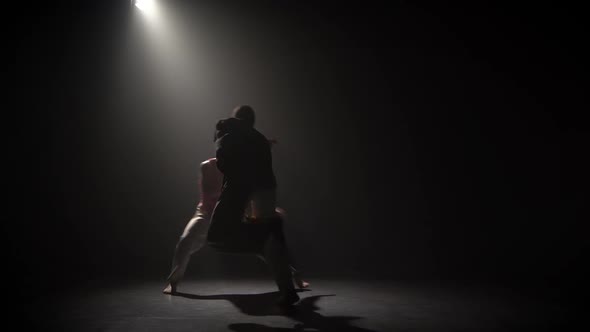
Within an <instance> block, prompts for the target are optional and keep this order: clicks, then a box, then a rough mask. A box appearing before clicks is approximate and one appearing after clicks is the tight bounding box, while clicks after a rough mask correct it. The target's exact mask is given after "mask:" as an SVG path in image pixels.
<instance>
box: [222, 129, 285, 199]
mask: <svg viewBox="0 0 590 332" xmlns="http://www.w3.org/2000/svg"><path fill="white" fill-rule="evenodd" d="M216 157H217V167H218V168H219V170H220V171H221V172H223V175H224V186H226V185H233V184H237V185H239V186H246V187H249V188H250V189H251V190H253V191H257V190H265V189H274V188H276V186H277V182H276V178H275V175H274V172H273V168H272V154H271V151H270V143H269V142H268V139H266V137H264V135H262V134H261V133H260V132H259V131H257V130H256V129H253V128H243V129H240V130H236V131H235V132H232V133H228V134H225V135H224V136H222V137H221V138H220V139H219V140H217V151H216Z"/></svg>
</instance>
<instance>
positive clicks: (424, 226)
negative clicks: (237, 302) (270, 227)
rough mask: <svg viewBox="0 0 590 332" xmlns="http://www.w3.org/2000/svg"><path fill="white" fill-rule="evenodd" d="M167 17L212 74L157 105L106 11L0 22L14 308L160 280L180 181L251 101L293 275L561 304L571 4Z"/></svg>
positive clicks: (189, 191) (569, 276) (570, 210)
mask: <svg viewBox="0 0 590 332" xmlns="http://www.w3.org/2000/svg"><path fill="white" fill-rule="evenodd" d="M167 3H168V4H169V5H170V6H171V7H172V8H174V6H176V7H175V8H177V9H178V8H180V9H182V10H181V12H182V13H183V15H184V16H182V19H184V20H186V21H182V19H180V18H179V21H182V22H183V24H185V25H179V26H185V27H186V26H192V27H194V26H198V27H201V28H203V29H202V30H199V31H198V38H202V39H200V40H199V42H200V43H201V44H199V45H207V46H208V48H207V49H201V50H200V51H202V52H203V53H202V54H205V55H206V56H205V58H207V59H209V60H210V61H212V60H211V59H214V61H215V62H211V63H209V64H205V65H203V64H201V65H202V67H203V68H205V69H206V70H208V72H207V74H203V77H202V79H201V81H199V82H201V84H202V85H199V86H194V87H193V86H184V90H183V89H180V90H178V89H176V88H174V89H169V88H168V89H167V88H166V86H167V85H166V84H167V82H168V81H165V80H163V79H162V80H160V79H159V78H158V75H159V74H158V71H157V70H154V69H153V64H154V62H150V61H154V60H150V56H149V55H146V50H147V49H149V48H150V47H152V48H153V47H154V45H153V44H149V41H148V39H149V38H148V37H146V35H147V34H146V33H145V31H144V30H143V28H145V26H144V25H142V24H143V23H138V22H139V21H138V20H139V18H138V17H137V15H138V14H137V10H134V9H133V8H132V7H130V6H129V4H128V3H127V2H126V1H97V2H95V3H90V2H88V3H85V2H71V3H57V2H56V3H52V4H48V5H46V6H44V7H38V6H34V5H32V4H31V5H27V4H22V5H21V6H25V7H26V8H16V7H12V9H10V10H9V11H7V12H6V13H5V16H12V15H14V21H13V22H8V21H5V22H4V23H3V26H4V27H3V34H5V38H4V47H3V49H4V52H3V53H4V57H5V61H4V63H5V69H6V73H7V75H6V76H5V80H6V87H5V88H4V91H5V92H6V94H7V101H8V102H7V103H6V104H5V106H4V107H3V114H4V121H3V124H4V127H5V128H6V129H5V130H4V133H5V136H6V137H5V139H4V144H5V149H4V150H5V153H4V157H5V159H4V163H3V164H4V166H5V167H7V169H6V171H5V173H4V174H5V179H6V180H7V183H8V184H9V185H8V186H7V187H5V189H6V192H5V196H6V197H7V198H6V203H7V207H8V208H7V209H5V213H4V214H3V221H2V227H3V234H4V240H3V243H4V244H5V245H7V249H6V250H4V251H3V254H4V255H6V259H5V260H4V261H5V262H6V263H5V268H6V272H5V273H4V275H5V278H6V282H7V283H5V284H6V285H10V284H14V285H15V286H17V287H16V289H18V291H20V292H24V293H30V294H33V295H34V294H39V293H43V292H52V291H57V290H60V289H63V287H69V286H73V285H78V284H81V283H84V282H86V281H89V280H100V279H113V280H123V279H128V278H138V277H139V278H152V279H154V278H160V279H161V280H162V281H163V280H164V278H165V277H166V275H167V274H168V270H169V267H170V260H171V258H172V253H173V249H174V246H175V244H176V240H177V238H178V236H179V235H180V233H181V231H182V229H183V227H184V225H185V223H186V222H187V221H188V219H189V218H190V217H191V216H192V214H193V213H194V208H195V205H196V202H197V201H198V188H197V186H196V183H197V175H198V165H199V163H200V162H201V161H202V160H204V159H207V158H209V157H211V156H212V155H213V153H214V149H213V143H212V141H211V136H212V130H211V129H212V128H213V125H214V123H215V121H216V120H217V119H219V118H222V117H226V116H229V114H230V112H231V109H232V108H233V107H234V106H236V105H239V104H250V105H252V106H253V107H254V108H255V109H256V110H257V111H258V116H259V120H258V123H257V127H258V128H259V129H260V130H261V131H262V132H263V133H265V134H267V135H268V136H269V137H276V138H277V139H278V140H279V144H278V145H277V147H276V148H275V149H274V161H275V170H276V173H277V177H278V181H279V186H280V192H279V194H280V198H279V199H280V206H282V207H284V208H285V209H286V210H287V211H288V213H289V221H288V224H287V228H286V231H287V236H288V238H289V241H290V244H291V247H292V249H293V251H294V252H295V255H296V257H297V261H298V263H299V265H300V266H301V268H302V269H303V270H304V271H305V272H306V273H307V274H308V275H309V276H310V277H311V278H313V277H347V278H348V277H352V278H391V279H402V280H423V279H426V280H446V279H451V280H480V281H485V282H493V283H501V284H505V285H509V286H511V287H516V288H519V289H520V288H522V289H527V288H538V287H546V288H544V289H550V290H552V292H554V293H555V294H557V295H558V296H563V295H564V294H567V296H570V295H572V294H574V295H575V294H580V293H579V292H580V291H581V290H582V288H579V287H581V283H582V282H583V280H584V279H585V278H587V277H588V274H587V272H584V266H583V262H585V260H584V258H585V257H584V253H585V251H586V250H587V247H588V240H587V232H586V228H585V225H584V223H583V221H584V220H583V218H582V213H583V212H585V211H583V207H584V203H585V202H586V199H587V195H586V193H585V189H586V187H585V183H586V181H587V175H586V173H587V166H588V165H587V163H585V161H584V160H585V155H586V154H587V145H586V143H585V141H586V139H587V137H588V126H587V122H584V121H582V113H583V112H585V111H587V102H586V101H587V96H586V95H585V87H587V85H586V79H587V78H586V76H585V74H584V72H585V71H586V67H587V62H586V59H587V58H588V57H587V53H585V52H584V50H583V49H584V43H585V38H586V37H585V35H584V30H585V28H586V24H585V18H584V17H583V13H582V12H581V10H580V8H576V7H574V6H573V5H571V4H567V3H564V2H559V3H557V2H556V3H553V4H545V3H544V4H534V5H532V6H524V5H523V6H518V5H514V4H502V3H496V4H495V5H493V6H492V5H489V6H484V5H482V4H481V3H480V4H478V5H474V4H470V3H467V2H466V3H458V2H456V3H452V4H447V5H445V6H442V5H440V4H439V5H436V4H432V3H427V2H411V1H397V2H395V1H392V2H384V3H377V2H373V1H364V2H360V3H359V2H353V3H351V4H345V3H344V2H339V3H337V4H336V3H329V2H325V1H320V2H317V1H286V0H282V1H262V0H261V1H248V4H247V5H246V4H245V3H244V1H234V2H231V1H199V2H196V1H195V2H192V3H191V2H189V1H178V0H170V1H167ZM191 15H194V16H193V17H191ZM199 15H200V16H199ZM208 15H211V16H208ZM199 18H204V19H203V20H199ZM187 22H188V23H187ZM191 24H193V25H191ZM191 33H193V32H192V31H188V32H187V35H188V36H193V35H191ZM195 33H196V32H195ZM185 37H186V36H185ZM198 38H197V37H195V39H190V38H189V39H188V40H190V41H191V42H192V41H195V40H196V39H198ZM195 44H197V42H196V41H195ZM187 47H190V48H195V47H197V46H194V45H192V44H191V45H188V46H187ZM156 48H157V45H156ZM189 59H190V57H189ZM194 61H195V66H196V67H198V66H197V64H196V63H197V61H198V60H196V59H195V60H194ZM189 63H190V61H189ZM198 68H201V67H198ZM198 68H197V69H194V71H195V72H197V73H199V70H200V69H198ZM189 79H190V78H189ZM180 84H181V85H182V83H180ZM175 91H176V92H177V94H175ZM187 91H188V92H190V91H193V92H194V93H195V94H194V95H190V93H188V94H187ZM203 91H204V92H203ZM264 273H266V270H265V268H264V266H263V265H262V264H261V263H259V262H257V261H256V260H255V259H254V258H252V259H250V258H236V257H234V256H230V257H228V256H223V255H219V254H216V253H214V252H212V251H209V250H205V251H204V252H202V253H199V254H198V257H196V258H195V259H194V261H193V263H192V264H191V266H190V268H189V274H190V275H192V276H195V277H198V276H199V275H208V276H213V277H239V276H242V275H265V274H264ZM580 296H581V295H580Z"/></svg>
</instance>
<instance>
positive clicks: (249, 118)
mask: <svg viewBox="0 0 590 332" xmlns="http://www.w3.org/2000/svg"><path fill="white" fill-rule="evenodd" d="M232 115H233V117H234V118H238V119H240V120H242V121H244V124H246V125H247V126H250V127H254V122H255V120H256V114H255V113H254V109H253V108H252V107H251V106H249V105H241V106H238V107H236V108H234V111H233V114H232Z"/></svg>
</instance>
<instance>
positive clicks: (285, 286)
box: [263, 219, 299, 305]
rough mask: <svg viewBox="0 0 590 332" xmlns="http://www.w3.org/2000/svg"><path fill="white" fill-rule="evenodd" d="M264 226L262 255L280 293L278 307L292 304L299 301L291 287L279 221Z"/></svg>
mask: <svg viewBox="0 0 590 332" xmlns="http://www.w3.org/2000/svg"><path fill="white" fill-rule="evenodd" d="M266 226H267V227H268V232H267V234H268V235H267V237H266V241H265V244H264V249H263V255H264V260H265V261H266V262H267V263H268V265H269V267H270V269H271V271H272V274H273V277H274V279H275V283H276V284H277V287H278V288H279V292H280V293H281V297H280V298H279V301H278V303H279V304H280V305H291V304H294V303H295V302H297V301H299V296H298V295H297V292H295V286H294V285H293V276H292V271H291V266H290V262H289V253H288V251H287V246H286V243H285V241H284V236H283V234H282V223H281V220H280V219H278V220H275V221H271V222H269V223H268V224H266Z"/></svg>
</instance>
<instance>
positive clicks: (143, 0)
mask: <svg viewBox="0 0 590 332" xmlns="http://www.w3.org/2000/svg"><path fill="white" fill-rule="evenodd" d="M135 7H137V8H139V9H140V10H141V11H142V12H144V13H145V14H146V15H150V16H151V15H154V14H155V13H156V8H157V6H156V0H135Z"/></svg>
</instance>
